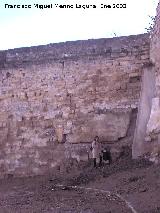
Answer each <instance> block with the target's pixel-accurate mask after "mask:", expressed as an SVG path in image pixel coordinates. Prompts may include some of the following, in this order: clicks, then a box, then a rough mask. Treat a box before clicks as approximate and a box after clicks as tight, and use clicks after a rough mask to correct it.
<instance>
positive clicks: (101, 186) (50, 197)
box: [0, 151, 160, 213]
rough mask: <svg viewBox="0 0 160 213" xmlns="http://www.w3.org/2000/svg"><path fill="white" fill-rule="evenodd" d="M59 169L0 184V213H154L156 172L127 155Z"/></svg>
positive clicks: (158, 207) (158, 204) (159, 172)
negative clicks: (107, 161)
mask: <svg viewBox="0 0 160 213" xmlns="http://www.w3.org/2000/svg"><path fill="white" fill-rule="evenodd" d="M64 168H65V169H63V171H58V170H57V171H53V172H52V174H47V175H46V176H37V177H28V178H12V177H8V178H6V179H3V180H0V213H21V212H22V213H41V212H46V213H159V212H160V196H159V194H160V167H159V165H153V164H152V163H150V162H148V161H145V160H132V159H131V153H130V151H126V152H125V154H124V155H123V156H121V158H120V159H119V160H117V161H116V162H114V163H112V164H111V165H110V166H109V165H104V166H103V167H101V168H93V165H92V162H87V163H86V162H81V163H79V164H78V163H77V162H76V161H69V162H67V163H66V165H65V166H64ZM70 186H77V187H75V188H72V187H70Z"/></svg>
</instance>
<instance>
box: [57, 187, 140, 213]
mask: <svg viewBox="0 0 160 213" xmlns="http://www.w3.org/2000/svg"><path fill="white" fill-rule="evenodd" d="M54 186H56V187H68V188H72V189H85V190H91V191H98V192H101V193H108V195H109V196H111V194H113V193H111V192H110V191H107V190H103V189H96V188H90V187H83V186H65V185H62V184H57V185H54ZM113 195H116V196H117V197H118V198H120V199H121V200H122V201H123V202H125V204H126V206H127V207H128V208H129V209H130V210H131V211H132V212H133V213H138V212H137V211H136V210H135V208H134V207H133V206H132V205H131V203H130V202H128V201H127V200H126V199H125V198H124V197H123V196H121V195H120V194H118V193H115V194H113Z"/></svg>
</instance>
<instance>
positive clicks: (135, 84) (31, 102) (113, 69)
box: [0, 34, 149, 175]
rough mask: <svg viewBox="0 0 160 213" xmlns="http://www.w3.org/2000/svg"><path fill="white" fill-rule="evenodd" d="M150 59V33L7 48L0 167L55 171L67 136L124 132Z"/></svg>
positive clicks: (0, 59) (1, 77)
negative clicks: (143, 70)
mask: <svg viewBox="0 0 160 213" xmlns="http://www.w3.org/2000/svg"><path fill="white" fill-rule="evenodd" d="M148 61H149V36H148V35H147V34H144V35H136V36H129V37H119V38H113V39H97V40H88V41H75V42H65V43H59V44H50V45H45V46H38V47H30V48H20V49H13V50H7V51H1V52H0V147H1V149H0V171H1V175H3V174H6V173H14V174H20V175H30V174H43V173H45V172H47V171H49V170H50V169H51V168H52V167H54V166H55V165H57V164H58V163H59V161H61V160H62V159H63V157H64V154H65V150H64V146H63V143H64V144H66V143H70V144H72V143H82V142H91V141H92V140H93V137H95V135H98V136H99V137H100V140H101V141H104V142H110V141H117V140H118V139H120V138H123V137H125V136H126V135H127V132H128V128H129V126H130V124H131V114H132V110H133V109H135V108H137V105H138V101H139V95H140V89H141V75H142V67H143V66H144V65H145V64H146V63H148ZM57 142H59V143H60V144H59V143H57Z"/></svg>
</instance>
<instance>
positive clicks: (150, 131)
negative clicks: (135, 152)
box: [146, 3, 160, 142]
mask: <svg viewBox="0 0 160 213" xmlns="http://www.w3.org/2000/svg"><path fill="white" fill-rule="evenodd" d="M150 46H151V47H150V60H151V63H152V66H153V72H154V73H155V95H154V97H153V99H152V108H151V113H150V118H149V121H148V124H147V131H146V135H147V140H149V141H150V142H152V141H155V140H156V141H157V139H158V135H159V133H160V103H159V98H160V3H159V4H158V7H157V16H156V20H155V26H154V28H153V30H152V32H151V44H150ZM157 142H158V141H157Z"/></svg>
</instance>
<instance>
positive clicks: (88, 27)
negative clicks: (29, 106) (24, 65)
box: [0, 0, 158, 50]
mask: <svg viewBox="0 0 160 213" xmlns="http://www.w3.org/2000/svg"><path fill="white" fill-rule="evenodd" d="M37 4H38V6H39V7H42V6H43V7H44V5H52V8H44V9H40V8H37V7H35V5H37ZM101 4H102V5H111V7H112V8H101ZM120 4H122V5H123V7H125V4H126V8H113V7H114V6H113V5H117V7H118V5H120ZM157 4H158V0H1V1H0V50H6V49H13V48H17V47H27V46H36V45H42V44H49V43H57V42H64V41H72V40H85V39H94V38H95V39H96V38H109V37H114V36H125V35H134V34H141V33H145V32H146V30H145V28H147V27H148V26H149V22H150V21H151V18H150V17H149V16H155V14H156V6H157ZM14 5H15V6H14ZM22 5H26V7H31V8H22V7H23V6H22ZM29 5H30V6H29ZM40 5H41V6H40ZM56 5H57V7H56ZM60 5H70V6H71V5H72V7H73V8H60V7H59V6H60ZM76 5H77V7H80V6H81V8H76ZM82 5H84V6H83V7H82ZM85 5H95V6H96V8H93V6H90V7H89V8H85ZM12 7H13V8H12ZM14 7H20V8H14ZM84 8H85V9H84Z"/></svg>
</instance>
